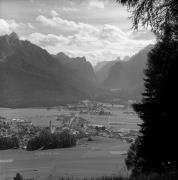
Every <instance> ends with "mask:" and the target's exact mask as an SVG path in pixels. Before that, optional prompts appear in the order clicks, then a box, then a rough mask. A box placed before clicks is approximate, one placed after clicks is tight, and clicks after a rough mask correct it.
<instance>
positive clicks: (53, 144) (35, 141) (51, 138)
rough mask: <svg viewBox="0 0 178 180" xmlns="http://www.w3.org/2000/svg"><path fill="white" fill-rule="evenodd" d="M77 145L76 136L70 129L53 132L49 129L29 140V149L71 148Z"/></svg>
mask: <svg viewBox="0 0 178 180" xmlns="http://www.w3.org/2000/svg"><path fill="white" fill-rule="evenodd" d="M73 146H76V138H75V136H74V135H72V134H70V132H69V131H67V130H66V131H62V132H60V133H54V134H51V133H50V132H49V131H47V130H45V131H42V132H41V133H40V134H39V136H36V137H34V138H32V139H30V140H29V141H28V144H27V150H29V151H33V150H37V149H55V148H69V147H73Z"/></svg>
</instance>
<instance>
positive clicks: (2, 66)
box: [0, 33, 96, 107]
mask: <svg viewBox="0 0 178 180" xmlns="http://www.w3.org/2000/svg"><path fill="white" fill-rule="evenodd" d="M79 74H80V73H78V72H77V70H71V68H69V67H67V66H65V65H64V64H63V63H62V62H60V61H59V60H57V59H56V58H54V57H52V56H51V55H50V54H49V53H48V52H47V51H46V50H44V49H42V48H40V47H38V46H36V45H34V44H32V43H30V42H29V41H21V40H19V38H18V36H17V34H15V33H12V34H10V35H5V36H1V37H0V82H1V84H0V105H1V106H6V107H28V106H53V105H57V104H60V103H66V102H72V101H76V100H78V99H81V98H86V97H88V96H90V95H91V94H92V93H94V92H95V90H96V87H95V84H94V82H91V81H88V80H86V78H83V77H82V78H81V74H80V75H79ZM86 76H87V75H86ZM93 76H94V75H93Z"/></svg>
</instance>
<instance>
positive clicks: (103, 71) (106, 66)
mask: <svg viewBox="0 0 178 180" xmlns="http://www.w3.org/2000/svg"><path fill="white" fill-rule="evenodd" d="M118 61H120V58H117V59H116V60H114V61H103V62H99V63H97V64H96V66H95V67H94V70H95V74H96V79H97V81H98V82H99V83H100V84H102V83H103V81H105V80H106V79H107V77H108V76H109V72H110V68H111V67H112V66H113V65H114V64H116V63H117V62H118Z"/></svg>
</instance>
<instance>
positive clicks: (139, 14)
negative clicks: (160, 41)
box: [117, 0, 178, 40]
mask: <svg viewBox="0 0 178 180" xmlns="http://www.w3.org/2000/svg"><path fill="white" fill-rule="evenodd" d="M117 2H119V3H121V4H123V5H126V6H127V7H128V9H129V10H131V11H132V16H131V19H132V21H133V28H134V29H136V30H138V29H139V27H141V26H150V27H151V29H152V31H153V32H154V33H155V34H156V35H157V37H158V38H162V37H165V35H166V34H167V31H169V36H170V37H171V38H172V39H177V40H178V1H177V0H162V1H161V0H117Z"/></svg>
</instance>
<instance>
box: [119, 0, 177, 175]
mask: <svg viewBox="0 0 178 180" xmlns="http://www.w3.org/2000/svg"><path fill="white" fill-rule="evenodd" d="M117 1H118V2H120V3H121V4H123V5H126V6H127V7H128V8H129V9H130V10H131V11H132V17H131V18H132V20H133V28H134V29H136V30H138V29H139V27H140V26H150V27H151V29H152V31H153V32H154V33H155V34H156V35H157V44H156V45H155V47H154V48H153V49H152V50H151V51H150V53H149V55H148V65H147V68H146V70H145V79H144V81H145V91H144V93H143V98H142V102H141V103H137V104H134V105H133V108H134V110H135V111H136V112H137V113H138V115H139V116H140V117H141V119H142V120H143V123H142V124H141V125H140V126H141V128H140V134H141V135H140V136H139V137H138V138H137V140H136V142H135V143H134V144H133V145H132V146H131V147H130V150H129V152H128V156H127V158H126V165H127V167H128V169H131V170H132V175H133V176H137V175H139V174H141V173H150V172H158V173H161V172H165V171H169V170H172V169H176V170H177V169H178V156H177V152H178V148H177V146H176V143H175V142H176V135H177V133H176V131H177V126H176V124H177V122H176V118H175V112H176V110H177V109H176V105H175V103H177V101H178V93H177V92H178V87H177V82H178V74H177V73H178V61H177V59H178V1H177V0H163V1H160V0H117Z"/></svg>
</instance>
